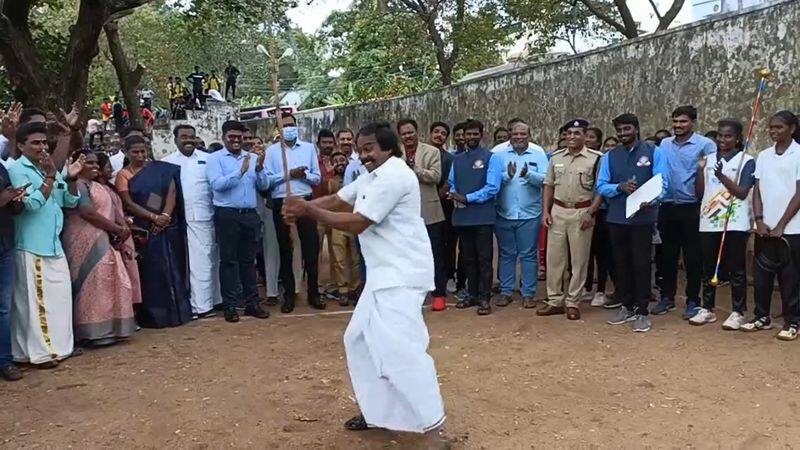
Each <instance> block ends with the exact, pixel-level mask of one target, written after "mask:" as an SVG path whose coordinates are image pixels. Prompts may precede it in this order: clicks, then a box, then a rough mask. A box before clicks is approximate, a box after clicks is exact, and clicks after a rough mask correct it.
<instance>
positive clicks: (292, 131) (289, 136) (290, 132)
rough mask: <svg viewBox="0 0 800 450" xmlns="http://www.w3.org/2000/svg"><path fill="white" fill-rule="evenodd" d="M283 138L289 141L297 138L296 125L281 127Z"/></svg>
mask: <svg viewBox="0 0 800 450" xmlns="http://www.w3.org/2000/svg"><path fill="white" fill-rule="evenodd" d="M283 138H284V139H285V140H287V141H289V142H294V141H296V140H297V127H283Z"/></svg>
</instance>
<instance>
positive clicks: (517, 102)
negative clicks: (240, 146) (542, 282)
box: [258, 0, 800, 149]
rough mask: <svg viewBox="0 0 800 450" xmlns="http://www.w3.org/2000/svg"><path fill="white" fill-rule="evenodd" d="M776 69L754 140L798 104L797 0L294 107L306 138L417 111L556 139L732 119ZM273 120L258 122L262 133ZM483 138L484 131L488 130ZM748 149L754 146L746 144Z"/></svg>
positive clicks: (744, 115)
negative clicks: (408, 90) (576, 122)
mask: <svg viewBox="0 0 800 450" xmlns="http://www.w3.org/2000/svg"><path fill="white" fill-rule="evenodd" d="M760 67H768V68H770V69H771V70H772V71H773V73H774V78H773V79H772V81H771V82H770V84H769V89H768V91H767V92H766V94H765V97H764V102H763V108H764V112H763V113H762V114H761V119H760V121H759V128H758V135H757V140H756V143H755V146H754V148H756V149H760V148H763V147H764V146H766V145H768V143H769V137H768V135H767V133H766V120H767V118H768V116H769V114H770V113H772V112H774V111H777V110H780V109H790V110H793V111H796V112H797V111H800V1H798V0H791V1H785V2H780V3H778V4H775V5H772V6H769V7H762V8H759V9H755V10H750V11H745V12H742V13H738V14H732V15H727V16H722V17H719V18H715V19H710V20H704V21H700V22H695V23H692V24H688V25H685V26H681V27H677V28H675V29H671V30H667V31H664V32H660V33H657V34H653V35H648V36H644V37H641V38H638V39H635V40H631V41H627V42H624V43H621V44H617V45H613V46H610V47H606V48H602V49H598V50H595V51H591V52H588V53H583V54H580V55H577V56H572V57H568V58H565V59H559V60H556V61H552V62H546V63H541V64H536V65H530V66H525V67H521V68H520V69H518V70H516V71H514V72H512V73H507V74H503V75H498V76H492V77H488V78H484V79H479V80H475V81H470V82H466V83H463V84H457V85H455V86H451V87H448V88H443V89H439V90H435V91H431V92H425V93H422V94H418V95H411V96H407V97H400V98H395V99H389V100H384V101H376V102H368V103H362V104H356V105H351V106H343V107H331V108H323V109H317V110H309V111H303V112H300V113H298V119H299V121H300V122H301V127H302V133H303V134H304V135H305V138H306V139H310V138H311V137H312V133H316V132H317V131H318V130H319V129H320V128H331V129H339V128H342V127H349V128H353V129H356V128H358V125H359V124H361V123H364V122H365V121H370V120H375V119H383V120H388V121H394V120H397V119H399V118H402V117H413V118H415V119H416V120H417V121H418V122H419V124H420V128H421V130H420V131H425V132H426V131H427V127H428V125H429V124H430V123H431V122H433V121H436V120H444V121H446V122H448V123H451V124H453V123H456V122H458V121H461V120H464V119H465V118H468V117H472V118H477V119H479V120H481V121H483V122H484V124H485V125H486V127H487V131H488V133H487V134H491V130H492V129H493V128H494V127H496V126H500V125H504V124H505V123H506V122H507V121H508V120H509V119H511V118H513V117H521V118H522V119H523V120H526V121H527V122H528V123H530V124H531V126H532V132H533V140H534V141H536V142H538V143H540V144H541V145H543V146H545V147H551V146H553V145H554V144H555V141H556V134H557V130H558V128H559V127H560V126H561V125H562V124H563V123H565V122H566V121H567V120H569V119H572V118H575V117H582V118H586V119H588V120H590V121H591V122H592V123H593V124H595V125H597V126H599V127H600V128H601V129H603V130H604V131H605V132H606V133H607V132H610V131H612V127H611V119H612V118H613V117H614V116H616V115H618V114H620V113H623V112H632V113H635V114H637V115H638V116H639V118H640V121H641V124H642V133H643V137H644V136H646V135H649V134H652V133H653V132H655V130H657V129H659V128H664V127H667V128H668V127H669V125H670V120H669V116H670V113H671V111H672V110H673V109H674V108H675V107H676V106H678V105H683V104H692V105H695V106H696V107H697V108H698V109H699V110H700V116H701V117H700V127H699V128H700V130H701V131H705V130H709V129H713V128H715V122H716V121H717V120H719V119H722V118H725V117H734V118H738V119H740V120H742V121H743V122H745V125H746V122H747V121H748V120H749V118H750V111H751V104H752V101H753V97H754V92H755V89H756V86H757V70H758V68H760ZM268 127H269V124H266V123H259V125H258V130H259V133H260V134H264V135H266V131H267V128H268ZM487 139H488V138H487ZM751 148H752V147H751Z"/></svg>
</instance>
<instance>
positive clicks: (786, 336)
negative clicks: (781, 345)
mask: <svg viewBox="0 0 800 450" xmlns="http://www.w3.org/2000/svg"><path fill="white" fill-rule="evenodd" d="M797 328H798V327H797V325H795V324H792V325H784V326H783V329H782V330H781V331H780V333H778V335H777V336H775V337H776V338H778V339H780V340H782V341H793V340H795V339H797V332H798V330H797Z"/></svg>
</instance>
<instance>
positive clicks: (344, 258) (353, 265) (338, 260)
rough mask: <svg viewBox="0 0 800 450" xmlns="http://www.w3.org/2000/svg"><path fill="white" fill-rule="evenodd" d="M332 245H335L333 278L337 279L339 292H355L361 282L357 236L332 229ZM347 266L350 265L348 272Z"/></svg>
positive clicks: (344, 293) (343, 293)
mask: <svg viewBox="0 0 800 450" xmlns="http://www.w3.org/2000/svg"><path fill="white" fill-rule="evenodd" d="M331 245H332V247H333V256H332V257H331V261H333V279H334V280H336V286H337V287H338V289H339V293H340V294H342V295H347V294H348V293H350V292H355V291H356V289H357V288H358V285H359V283H360V282H361V275H360V273H361V272H360V271H359V260H358V248H357V247H356V238H355V237H354V236H353V235H352V234H349V233H345V232H344V231H340V230H336V229H332V230H331ZM348 263H349V264H348ZM345 266H347V267H349V270H348V271H347V272H348V273H346V272H345ZM348 275H349V278H348ZM348 280H349V282H348Z"/></svg>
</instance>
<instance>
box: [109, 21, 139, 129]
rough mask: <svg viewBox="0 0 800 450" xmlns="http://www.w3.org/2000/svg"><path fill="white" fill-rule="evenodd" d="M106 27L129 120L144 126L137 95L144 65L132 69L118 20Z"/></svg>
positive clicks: (113, 62) (115, 70)
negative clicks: (121, 37)
mask: <svg viewBox="0 0 800 450" xmlns="http://www.w3.org/2000/svg"><path fill="white" fill-rule="evenodd" d="M104 28H105V32H106V40H107V41H108V50H109V52H110V53H111V64H112V65H113V66H114V72H116V73H117V80H118V81H119V87H120V90H121V91H122V96H123V97H124V98H125V105H126V106H127V107H128V120H130V122H131V125H134V126H142V114H141V111H140V110H139V97H138V96H137V95H136V90H137V89H138V88H139V83H141V81H142V75H143V74H144V67H142V66H141V64H137V65H136V68H135V69H131V65H130V63H129V62H128V58H127V57H126V56H125V49H124V48H123V46H122V40H121V39H120V37H119V27H118V25H117V22H109V23H107V24H106V25H105V27H104Z"/></svg>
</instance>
